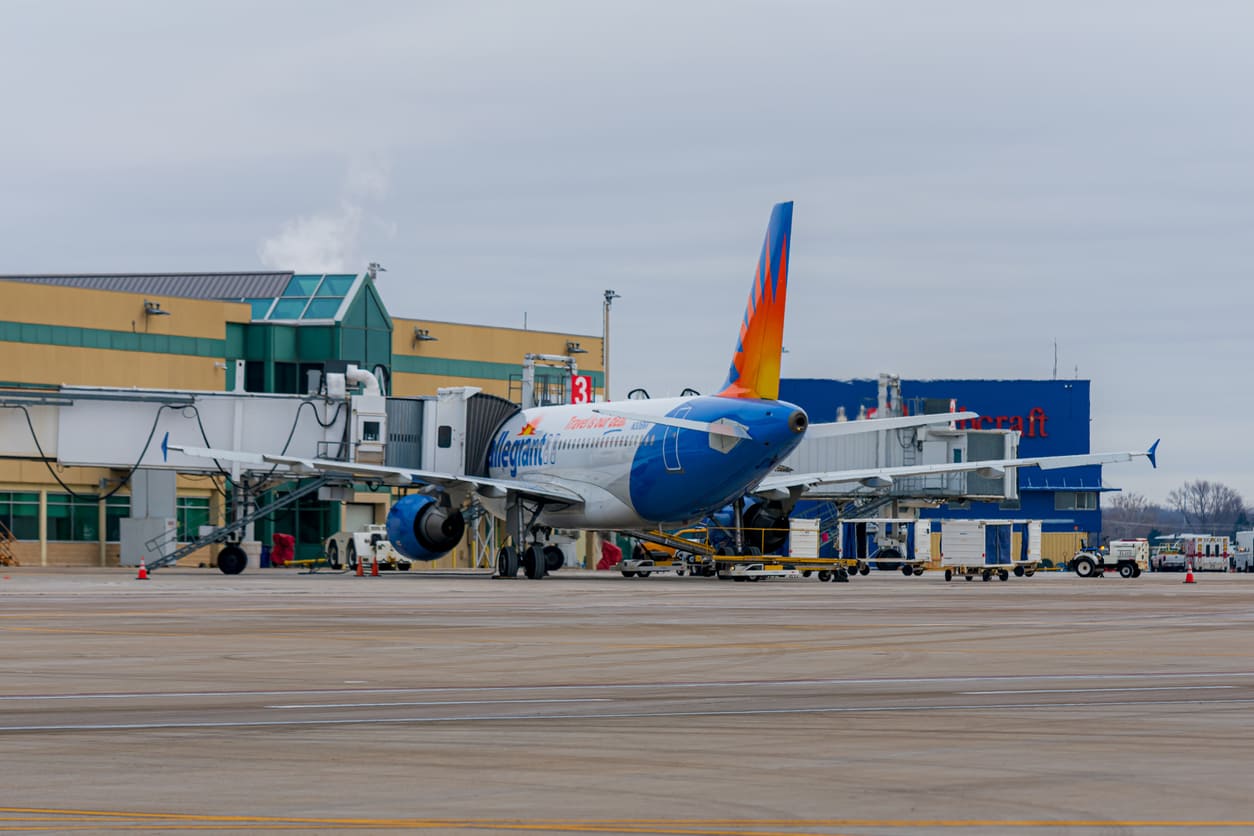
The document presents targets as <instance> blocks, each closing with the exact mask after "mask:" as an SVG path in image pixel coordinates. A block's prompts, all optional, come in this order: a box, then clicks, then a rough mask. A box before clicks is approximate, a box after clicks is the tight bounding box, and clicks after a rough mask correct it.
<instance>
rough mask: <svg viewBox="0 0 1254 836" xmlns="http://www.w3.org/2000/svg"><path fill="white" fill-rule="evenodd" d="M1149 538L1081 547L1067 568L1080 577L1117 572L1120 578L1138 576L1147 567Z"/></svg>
mask: <svg viewBox="0 0 1254 836" xmlns="http://www.w3.org/2000/svg"><path fill="white" fill-rule="evenodd" d="M1149 558H1150V546H1149V540H1146V539H1144V538H1141V539H1136V540H1111V541H1110V543H1109V545H1108V546H1107V547H1106V548H1104V549H1081V550H1080V551H1078V552H1076V556H1075V557H1073V558H1071V560H1069V561H1068V562H1067V568H1069V569H1070V570H1071V571H1072V572H1075V573H1076V576H1077V577H1081V578H1100V577H1101V576H1102V575H1104V574H1105V573H1107V572H1118V573H1119V577H1121V578H1139V577H1140V576H1141V572H1143V571H1145V570H1147V569H1149Z"/></svg>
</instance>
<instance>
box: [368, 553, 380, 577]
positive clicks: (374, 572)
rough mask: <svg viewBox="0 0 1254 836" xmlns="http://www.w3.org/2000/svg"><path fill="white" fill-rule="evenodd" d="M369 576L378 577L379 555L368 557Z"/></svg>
mask: <svg viewBox="0 0 1254 836" xmlns="http://www.w3.org/2000/svg"><path fill="white" fill-rule="evenodd" d="M370 577H372V578H377V577H379V556H378V555H377V554H376V555H373V556H371V558H370Z"/></svg>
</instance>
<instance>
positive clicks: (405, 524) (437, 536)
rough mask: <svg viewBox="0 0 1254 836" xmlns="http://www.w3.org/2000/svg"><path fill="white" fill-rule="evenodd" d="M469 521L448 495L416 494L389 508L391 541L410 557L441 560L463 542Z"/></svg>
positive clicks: (411, 558)
mask: <svg viewBox="0 0 1254 836" xmlns="http://www.w3.org/2000/svg"><path fill="white" fill-rule="evenodd" d="M465 531H466V520H465V519H463V518H462V512H461V511H459V510H457V509H456V508H451V507H449V504H448V502H447V501H445V497H442V496H428V495H427V494H412V495H410V496H406V497H402V498H401V499H400V500H399V501H397V503H396V504H395V505H393V506H392V510H391V511H388V540H390V541H391V543H392V548H394V549H396V550H397V551H398V552H400V553H401V554H403V555H405V556H406V557H408V558H409V559H410V560H438V559H439V558H441V557H443V556H444V555H445V554H447V553H448V552H449V551H451V550H452V549H453V548H454V547H455V546H456V545H457V544H458V543H460V542H461V541H462V534H463V533H465Z"/></svg>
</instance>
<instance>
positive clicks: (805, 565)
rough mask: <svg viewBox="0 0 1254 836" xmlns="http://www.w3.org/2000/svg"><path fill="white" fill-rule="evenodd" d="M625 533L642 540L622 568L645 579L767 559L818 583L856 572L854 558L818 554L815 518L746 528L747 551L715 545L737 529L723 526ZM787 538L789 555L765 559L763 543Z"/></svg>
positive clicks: (712, 572) (729, 574)
mask: <svg viewBox="0 0 1254 836" xmlns="http://www.w3.org/2000/svg"><path fill="white" fill-rule="evenodd" d="M811 527H813V528H814V530H813V531H809V528H811ZM624 533H625V534H627V535H628V536H630V537H632V538H634V539H636V540H637V541H639V542H638V543H637V544H636V547H635V548H634V549H632V553H631V558H625V559H624V560H623V562H622V564H620V571H621V572H622V574H623V576H624V577H628V578H630V577H640V578H647V577H649V575H653V574H675V575H699V576H703V577H720V578H736V577H741V576H743V575H744V574H745V572H747V571H749V570H748V569H747V567H748V566H750V565H751V564H763V565H765V563H764V561H769V563H770V564H771V565H773V566H778V567H779V568H780V571H781V572H786V571H788V570H792V569H795V570H796V571H798V572H800V573H801V575H802V576H803V577H807V578H808V577H810V576H811V575H812V574H817V575H818V579H819V580H820V581H838V582H843V581H847V580H849V578H850V577H852V576H854V575H856V574H857V572H858V569H859V561H858V560H857V559H856V558H844V557H819V556H818V546H817V542H818V529H817V521H811V520H792V521H791V525H790V527H789V528H788V529H776V528H742V529H740V536H741V542H743V543H744V544H745V546H744V550H743V551H744V553H743V554H734V553H733V549H732V548H731V547H730V546H727V545H718V546H715V545H714V543H713V542H712V541H713V540H715V539H716V537H717V538H718V539H734V535H735V534H736V531H735V530H733V529H727V528H722V527H718V528H714V527H710V526H698V527H693V528H686V529H682V530H680V531H678V532H675V533H669V532H666V531H656V530H655V531H630V532H624ZM807 534H809V535H810V537H809V538H806V535H807ZM785 537H787V538H788V540H789V541H790V542H792V543H793V547H792V549H791V553H790V554H789V555H786V556H779V555H774V556H765V557H764V555H763V551H764V549H763V548H762V546H763V545H765V544H767V543H771V542H778V541H779V540H781V539H784V538H785ZM803 538H806V539H805V540H804V542H805V543H806V545H804V546H802V547H801V548H798V545H799V544H800V543H801V542H802V540H803ZM811 543H812V544H813V545H812V547H811V545H810V544H811ZM733 570H735V571H733ZM863 574H866V572H865V571H864V572H863Z"/></svg>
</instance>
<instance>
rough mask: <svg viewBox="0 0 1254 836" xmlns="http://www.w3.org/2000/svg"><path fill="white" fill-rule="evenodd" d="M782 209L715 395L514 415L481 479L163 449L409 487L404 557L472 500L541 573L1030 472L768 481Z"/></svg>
mask: <svg viewBox="0 0 1254 836" xmlns="http://www.w3.org/2000/svg"><path fill="white" fill-rule="evenodd" d="M792 208H793V206H792V203H780V204H778V205H776V206H775V207H774V209H773V210H772V212H771V218H770V222H769V225H768V226H767V231H766V240H765V242H764V243H763V245H762V252H761V255H760V256H759V259H758V266H757V270H756V272H755V273H754V276H753V283H752V285H751V287H750V290H749V301H748V304H747V306H746V308H745V313H744V318H743V320H742V321H741V323H740V328H739V333H738V335H737V338H736V346H735V351H734V353H733V354H732V361H731V368H730V370H729V372H728V375H727V380H726V381H725V382H724V384H723V386H722V388H721V389H720V391H719V392H718V394H716V395H709V396H696V397H681V398H665V399H657V400H643V401H640V400H629V401H618V402H607V403H599V404H598V403H592V404H580V405H570V406H545V407H535V408H532V409H524V410H519V411H518V412H516V413H515V414H514V415H513V416H511V417H509V418H507V419H506V420H505V421H504V422H503V423H502V424H501V426H500V427H498V428H497V430H496V432H495V433H494V434H493V439H492V442H491V444H490V445H489V447H488V450H487V462H486V467H484V468H481V472H484V473H486V475H485V476H475V475H469V474H458V473H439V472H434V471H426V470H411V469H405V468H396V467H389V466H384V465H369V464H357V463H351V462H340V461H334V460H329V459H301V458H295V457H291V456H283V455H265V454H254V453H234V452H231V451H222V450H211V449H208V448H194V447H184V446H178V445H169V449H171V450H175V451H179V452H183V453H185V454H188V455H193V456H201V457H204V458H215V459H219V460H234V461H244V462H250V463H254V464H258V465H266V466H276V465H277V466H280V467H287V468H288V469H289V470H290V471H291V472H293V473H294V474H301V475H309V474H313V473H319V472H322V473H330V474H335V475H343V476H345V477H346V478H355V479H363V480H379V481H384V482H387V483H389V484H393V485H408V486H416V487H419V488H420V491H421V492H419V493H415V494H411V495H409V496H406V497H403V498H401V499H400V500H398V501H397V502H396V503H395V504H394V505H393V506H392V509H391V511H390V512H389V514H388V537H389V539H390V540H391V542H392V546H393V547H394V548H395V549H396V550H397V551H399V552H401V553H402V554H404V555H406V556H407V557H410V558H412V559H415V560H435V559H437V558H439V557H441V556H443V555H444V554H446V553H447V552H448V551H450V550H451V549H452V548H454V547H455V546H456V545H457V544H458V543H459V542H460V541H461V539H462V535H463V533H464V530H465V522H464V518H463V515H462V511H461V510H460V509H461V508H462V506H463V505H464V504H465V503H466V501H467V500H468V499H470V497H471V494H474V495H475V496H476V497H477V498H478V499H479V501H480V502H481V504H482V505H483V506H484V507H485V508H486V509H487V510H488V511H489V512H490V513H492V514H493V515H495V516H497V517H499V518H501V519H504V520H505V521H506V525H507V529H508V531H509V534H510V537H511V539H512V542H513V545H509V546H505V547H502V548H501V550H500V552H499V553H498V555H497V573H498V575H500V576H502V577H514V576H516V575H517V573H518V569H519V568H520V567H521V568H523V569H524V570H525V572H526V574H527V576H528V577H533V578H539V577H543V576H544V575H545V574H546V572H547V571H552V570H553V569H556V568H557V567H558V566H560V565H561V552H560V551H558V550H556V549H555V548H554V547H552V546H551V545H548V544H547V538H548V536H549V534H550V533H551V531H552V529H554V528H564V529H594V530H626V531H638V530H644V529H652V528H658V527H662V526H673V525H682V524H685V523H689V522H692V521H695V520H698V519H701V518H702V517H704V516H706V515H708V514H710V513H711V512H713V511H716V510H718V509H721V508H724V507H725V506H728V505H729V504H730V505H734V506H735V507H737V508H738V509H739V508H742V507H743V499H744V497H746V496H747V495H749V496H753V495H755V494H757V495H760V497H761V498H762V499H764V500H767V501H769V502H773V503H775V504H776V506H777V507H779V505H780V503H781V502H785V503H786V507H787V508H791V504H792V502H795V501H796V499H797V498H799V497H800V496H802V495H803V494H804V493H805V491H806V490H808V489H811V488H814V487H817V486H820V485H823V484H828V483H839V482H849V481H866V480H867V479H882V480H890V479H891V478H892V477H894V476H908V475H918V474H921V473H939V472H953V471H962V470H977V469H984V470H988V469H993V468H999V467H1010V466H1026V465H1032V464H1040V465H1042V466H1048V464H1049V462H1050V460H1049V459H1015V460H1008V461H999V462H976V463H966V464H953V465H926V466H916V467H904V468H880V469H877V470H859V471H846V472H839V471H838V472H831V473H821V474H805V473H789V474H779V473H775V472H774V471H775V469H776V465H778V464H779V463H780V461H781V460H783V458H784V457H785V456H787V455H788V454H789V453H790V452H791V451H792V450H793V448H795V447H796V446H797V444H798V443H799V442H800V441H801V439H802V437H803V436H804V435H805V433H806V432H807V428H808V425H809V421H808V420H807V418H806V414H805V412H804V411H803V410H802V409H801V408H800V407H797V406H795V405H793V404H790V403H786V402H784V401H781V400H779V372H780V354H781V350H782V347H783V335H784V307H785V303H786V301H787V297H788V264H789V260H790V256H791V247H792ZM971 417H974V413H957V414H945V415H920V416H911V417H904V418H885V419H879V420H871V421H853V422H846V423H840V424H824V425H817V426H815V427H813V428H810V432H811V433H817V434H821V435H837V434H849V433H858V432H873V431H879V430H889V429H898V428H902V427H909V426H920V425H923V424H928V423H942V422H944V423H947V422H949V421H951V420H955V419H964V418H971ZM1138 455H1148V456H1149V457H1150V458H1151V460H1152V459H1153V455H1154V451H1153V449H1152V448H1151V450H1150V451H1149V452H1148V453H1111V454H1094V455H1086V456H1065V457H1055V458H1060V459H1065V460H1066V461H1065V464H1060V465H1058V466H1065V467H1071V466H1075V465H1079V464H1101V463H1105V462H1112V461H1126V460H1128V459H1131V458H1133V457H1134V456H1138Z"/></svg>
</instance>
